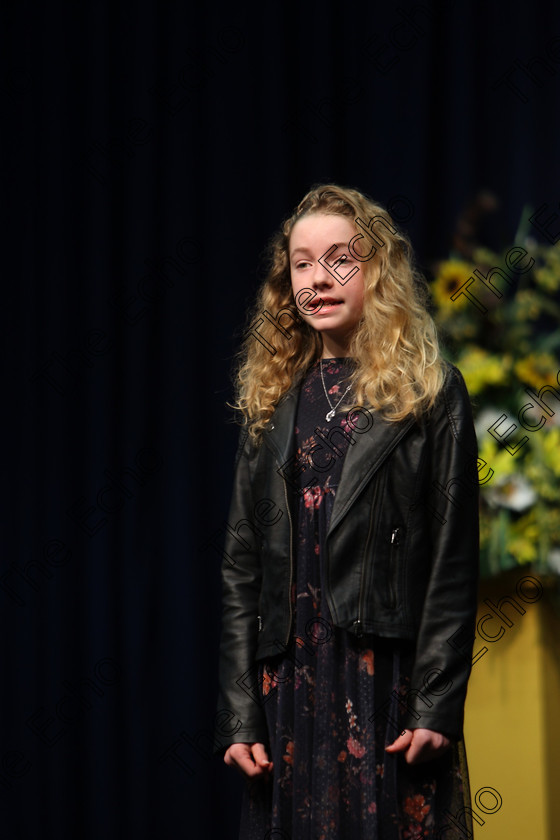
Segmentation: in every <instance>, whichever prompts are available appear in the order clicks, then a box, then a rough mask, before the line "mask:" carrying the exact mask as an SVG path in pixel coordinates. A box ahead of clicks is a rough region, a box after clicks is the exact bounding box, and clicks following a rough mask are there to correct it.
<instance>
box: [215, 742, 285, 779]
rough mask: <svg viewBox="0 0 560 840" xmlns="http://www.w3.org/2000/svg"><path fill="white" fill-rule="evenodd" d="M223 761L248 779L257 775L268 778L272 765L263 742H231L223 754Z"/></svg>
mask: <svg viewBox="0 0 560 840" xmlns="http://www.w3.org/2000/svg"><path fill="white" fill-rule="evenodd" d="M224 761H225V763H226V764H228V765H229V766H230V767H235V768H236V770H239V771H240V772H241V773H242V774H243V775H244V776H247V777H248V778H250V779H253V778H256V777H257V776H264V777H266V778H268V775H269V773H270V772H271V771H272V767H273V764H272V761H269V760H268V755H267V752H266V748H265V746H264V744H243V743H240V744H232V745H231V746H230V747H228V748H227V750H226V752H225V754H224Z"/></svg>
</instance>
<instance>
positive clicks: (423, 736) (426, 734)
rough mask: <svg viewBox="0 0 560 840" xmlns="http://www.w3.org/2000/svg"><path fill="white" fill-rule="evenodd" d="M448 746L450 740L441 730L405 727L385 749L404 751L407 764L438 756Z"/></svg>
mask: <svg viewBox="0 0 560 840" xmlns="http://www.w3.org/2000/svg"><path fill="white" fill-rule="evenodd" d="M450 746H451V741H450V740H449V738H446V737H445V735H442V734H441V732H434V731H433V729H405V730H404V732H403V734H402V735H399V737H398V738H397V739H396V740H395V741H393V743H392V744H391V745H390V746H388V747H385V749H386V751H387V752H389V753H398V752H404V760H405V761H406V762H407V764H421V762H423V761H431V760H432V759H434V758H439V757H440V755H443V753H444V752H446V751H447V750H448V749H449V747H450Z"/></svg>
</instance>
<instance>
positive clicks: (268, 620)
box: [214, 365, 479, 752]
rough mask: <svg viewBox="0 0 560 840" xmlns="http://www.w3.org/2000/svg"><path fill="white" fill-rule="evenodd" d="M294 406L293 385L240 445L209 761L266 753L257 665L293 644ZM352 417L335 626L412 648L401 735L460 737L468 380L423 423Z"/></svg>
mask: <svg viewBox="0 0 560 840" xmlns="http://www.w3.org/2000/svg"><path fill="white" fill-rule="evenodd" d="M297 397H298V388H297V387H294V388H292V389H291V390H290V391H289V392H288V393H287V394H285V395H284V397H283V398H282V399H281V400H280V402H279V404H278V406H277V408H276V411H275V413H274V415H273V417H272V420H271V423H270V424H269V426H268V428H267V430H266V431H265V432H264V434H263V440H262V443H261V445H260V446H258V447H256V446H255V445H254V444H252V443H251V442H250V439H249V438H248V435H247V434H246V433H244V432H242V433H241V437H240V443H239V448H238V452H237V457H236V470H235V480H234V485H233V495H232V501H231V508H230V513H229V518H228V523H227V527H226V538H225V544H224V559H223V563H222V596H223V612H222V632H221V641H220V661H219V698H218V704H217V709H218V713H217V715H216V718H215V740H214V751H215V752H220V751H223V750H224V749H225V748H227V747H228V746H229V745H230V744H232V743H236V742H243V741H244V742H247V743H252V742H255V741H259V742H263V743H265V744H266V743H267V741H268V735H267V730H266V722H265V717H264V710H263V707H262V704H261V700H260V692H259V686H258V684H257V662H258V660H262V659H264V658H268V657H271V656H274V655H278V654H279V653H281V652H287V651H288V650H290V644H293V640H292V639H291V636H290V634H291V632H292V621H293V616H292V611H291V606H290V587H291V582H292V580H293V579H294V578H293V575H294V569H293V564H294V560H293V556H292V541H293V537H294V535H293V523H294V507H293V504H294V503H293V501H292V497H293V495H294V490H295V488H296V487H297V478H296V477H295V476H296V475H297V472H298V470H297V464H296V462H295V457H294V450H295V440H294V425H295V412H296V408H297ZM352 419H353V420H354V431H353V433H352V439H353V443H352V444H351V445H349V446H348V451H347V452H346V456H345V460H344V464H343V468H342V475H341V478H340V482H339V485H338V489H337V494H336V497H335V501H334V506H333V510H332V515H331V520H330V524H329V529H328V532H327V562H326V570H327V580H326V585H325V590H324V596H325V597H326V598H327V599H328V605H329V608H330V612H331V615H332V617H333V622H334V624H335V625H336V626H338V627H341V628H344V629H345V630H346V631H348V632H349V633H354V634H356V635H357V636H360V635H363V634H364V633H367V634H374V635H377V636H383V637H386V638H387V637H388V638H395V639H411V640H416V653H415V665H414V670H413V675H412V678H411V688H412V689H414V690H413V691H410V692H409V694H408V697H407V698H406V704H407V709H408V712H407V715H406V718H405V720H406V724H405V725H406V726H407V727H409V728H415V727H423V728H427V729H433V730H436V731H439V732H443V733H445V734H447V735H449V736H451V737H456V738H458V737H461V734H462V726H463V708H464V701H465V695H466V689H467V681H468V677H469V673H470V667H471V654H472V642H473V640H474V633H475V619H476V610H477V582H478V563H479V557H478V477H477V444H476V437H475V432H474V428H473V422H472V415H471V407H470V401H469V397H468V394H467V390H466V387H465V383H464V381H463V378H462V376H461V374H460V372H459V371H458V370H457V368H455V367H453V366H452V365H449V366H448V371H447V376H446V381H445V384H444V386H443V388H442V390H441V392H440V394H439V396H438V399H437V402H436V404H435V406H434V407H433V408H432V410H431V411H430V413H429V414H428V415H426V416H425V417H424V418H423V419H422V420H421V421H415V420H414V419H413V418H412V417H408V418H405V419H404V420H402V421H400V422H389V421H385V420H383V419H382V417H381V416H380V415H379V414H376V413H375V412H373V411H363V410H360V412H358V414H357V415H352ZM333 447H334V448H333ZM329 449H330V454H331V456H332V457H336V439H335V437H333V438H332V443H330V444H329V443H328V442H327V440H326V439H325V450H326V452H325V455H327V450H329ZM312 483H320V482H312ZM292 650H293V648H292ZM292 655H293V654H292ZM373 712H374V710H373V709H372V713H373ZM397 734H398V733H395V737H396V735H397Z"/></svg>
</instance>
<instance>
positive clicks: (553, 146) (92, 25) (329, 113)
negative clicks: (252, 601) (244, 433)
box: [0, 0, 560, 840]
mask: <svg viewBox="0 0 560 840" xmlns="http://www.w3.org/2000/svg"><path fill="white" fill-rule="evenodd" d="M1 33H2V36H1V37H2V47H1V49H2V56H3V59H4V61H3V63H4V69H3V71H2V75H1V78H0V91H1V101H2V112H3V114H2V117H3V120H2V122H3V129H2V138H1V143H2V146H1V156H0V160H1V172H2V191H1V194H2V200H1V206H2V234H3V245H2V257H3V259H2V266H1V267H2V285H1V288H2V312H3V315H4V327H3V329H2V339H3V347H2V361H3V366H4V374H3V383H4V393H3V401H2V419H3V441H4V452H3V457H2V466H3V478H2V489H3V491H4V502H3V505H2V514H3V515H2V554H1V568H0V608H1V614H2V621H3V624H2V644H1V675H2V690H1V708H0V720H1V724H2V726H1V730H2V740H1V745H0V825H1V826H2V828H1V831H2V837H3V838H5V840H38V838H41V839H42V838H45V839H46V838H56V840H66V838H68V840H70V838H72V840H74V839H75V838H77V837H79V838H84V840H89V839H90V838H91V840H98V838H101V837H103V838H105V840H113V838H135V840H144V838H145V839H146V840H148V838H149V839H150V840H154V838H157V839H158V840H167V838H169V840H171V838H175V837H178V836H189V837H191V836H192V837H216V838H218V837H219V838H222V839H223V840H227V839H228V838H235V837H236V836H237V823H238V813H239V801H240V794H241V789H242V779H241V777H239V776H238V775H237V774H236V773H235V771H233V770H231V769H230V768H226V767H225V766H224V765H223V763H221V762H220V760H219V759H212V758H210V755H211V749H212V744H211V730H212V723H213V715H214V711H215V709H214V706H215V699H216V684H217V674H216V658H217V648H218V640H219V629H220V580H219V568H220V560H221V557H220V550H219V545H220V530H221V529H223V527H224V520H225V518H226V517H227V508H228V504H229V493H230V485H231V479H232V460H233V455H234V448H235V442H236V437H237V431H236V428H235V426H234V425H233V424H231V423H228V422H227V421H228V418H229V417H230V413H229V411H228V409H227V408H226V406H225V402H226V400H228V399H230V398H231V386H230V380H229V369H230V365H231V360H232V356H233V353H234V352H235V350H236V348H237V346H238V343H239V339H240V336H241V333H242V330H243V326H244V323H245V310H246V307H247V305H248V303H249V302H250V301H251V299H252V295H253V293H254V291H255V289H256V286H257V283H258V279H259V277H260V272H261V267H260V266H261V253H262V250H263V248H264V246H265V244H266V241H267V239H268V238H269V236H270V235H271V234H272V232H273V231H274V230H275V228H276V227H277V225H278V224H279V222H280V220H281V219H282V218H283V217H284V216H285V215H286V214H288V213H289V212H290V211H291V209H292V207H293V205H294V204H295V203H296V202H297V201H298V200H299V199H300V198H301V197H302V195H303V194H304V193H305V192H306V191H307V190H308V189H309V187H310V186H311V184H313V183H316V182H325V181H335V182H338V183H341V184H344V185H347V186H355V187H358V188H359V189H362V190H364V191H366V192H368V193H369V194H371V195H372V196H374V197H375V198H376V199H378V200H379V201H381V202H383V203H388V204H389V206H390V208H391V209H392V211H393V212H394V215H395V218H397V219H399V220H401V221H402V223H403V226H404V227H405V228H406V229H407V230H408V232H409V233H410V235H411V237H412V240H413V243H414V245H415V247H416V250H417V253H418V255H419V258H420V261H421V262H422V264H423V265H426V266H429V264H430V261H431V260H432V259H434V258H435V257H437V256H444V255H445V254H446V252H447V251H448V249H449V247H450V245H451V243H452V235H453V232H454V230H455V226H456V222H457V219H458V217H459V216H460V214H461V213H462V212H463V210H464V208H465V207H466V206H468V205H469V203H470V202H472V201H473V199H474V198H475V197H476V196H477V195H478V194H479V193H480V191H482V190H485V191H488V192H490V193H492V194H493V195H494V196H495V197H496V200H497V201H498V207H497V209H496V210H495V211H494V212H493V213H492V214H489V215H487V216H486V217H485V221H484V224H483V227H482V228H481V229H480V231H479V235H480V237H481V238H482V240H483V241H485V240H486V241H487V242H488V243H489V244H492V245H493V246H494V247H505V246H507V245H508V243H511V242H512V240H513V236H514V234H515V230H516V227H517V223H518V220H519V217H520V214H521V212H522V210H523V208H524V207H525V206H531V207H533V208H534V209H538V208H541V209H542V208H543V206H544V205H546V207H545V208H544V211H543V212H541V216H540V217H539V218H540V219H541V221H543V222H544V221H546V219H548V218H549V216H552V215H553V214H554V213H555V212H557V211H558V184H559V182H560V178H559V176H560V157H559V155H558V128H559V125H558V123H559V114H560V108H559V97H558V93H559V80H560V7H559V6H558V5H557V4H554V3H553V2H545V1H544V0H540V1H539V0H537V1H536V2H533V3H531V4H527V3H525V2H521V0H514V1H513V2H507V3H506V2H496V3H492V2H487V1H486V0H485V2H481V0H476V2H472V3H469V2H464V1H463V0H455V2H453V0H452V1H451V2H441V3H431V2H423V3H412V4H411V3H407V2H406V0H403V4H402V6H394V5H391V4H388V3H384V4H381V3H371V4H342V5H341V4H338V3H334V2H332V3H328V2H327V3H325V2H323V3H306V4H299V5H296V4H294V5H292V4H284V3H280V2H275V3H272V4H261V5H260V6H258V5H257V6H256V7H251V6H250V5H249V4H241V6H239V5H230V4H227V5H226V4H215V3H210V4H199V5H197V6H195V5H193V4H189V3H185V2H178V0H170V1H169V2H161V3H156V2H152V3H149V2H140V3H129V4H123V3H109V2H107V1H106V0H101V2H87V0H86V2H83V3H66V4H59V3H48V4H32V3H31V2H26V0H12V1H11V2H3V3H2V8H1ZM551 224H552V223H551ZM545 227H546V226H545ZM549 228H550V225H549ZM541 234H542V231H541ZM541 234H539V232H538V231H537V230H536V228H535V235H536V236H539V235H541ZM220 806H221V807H220Z"/></svg>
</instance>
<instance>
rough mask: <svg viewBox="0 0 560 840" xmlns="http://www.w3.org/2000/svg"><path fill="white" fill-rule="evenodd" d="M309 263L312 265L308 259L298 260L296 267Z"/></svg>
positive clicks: (302, 266)
mask: <svg viewBox="0 0 560 840" xmlns="http://www.w3.org/2000/svg"><path fill="white" fill-rule="evenodd" d="M307 265H311V263H310V262H309V261H308V260H298V262H297V263H296V268H305V267H306V266H307Z"/></svg>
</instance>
